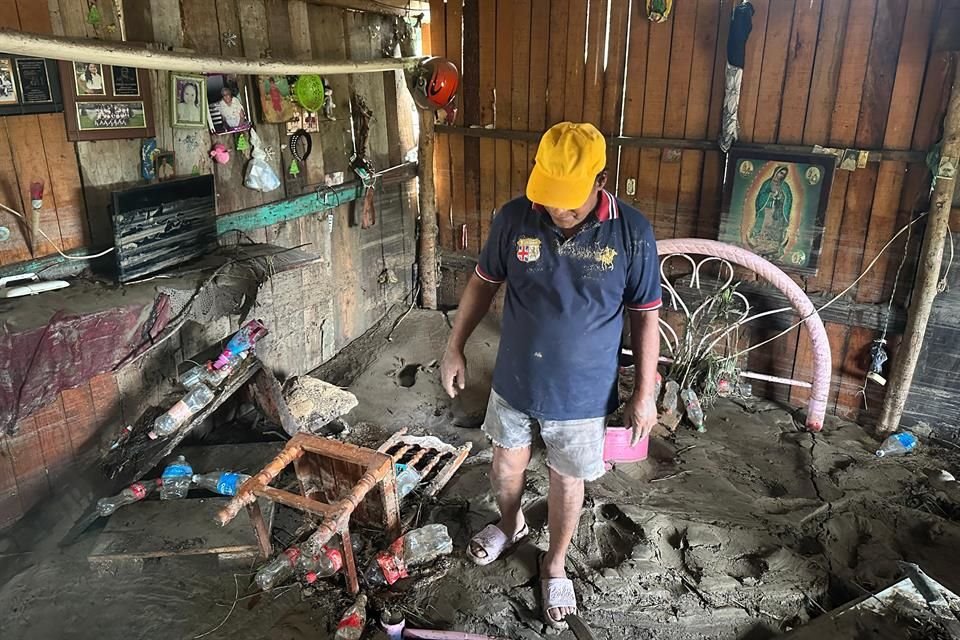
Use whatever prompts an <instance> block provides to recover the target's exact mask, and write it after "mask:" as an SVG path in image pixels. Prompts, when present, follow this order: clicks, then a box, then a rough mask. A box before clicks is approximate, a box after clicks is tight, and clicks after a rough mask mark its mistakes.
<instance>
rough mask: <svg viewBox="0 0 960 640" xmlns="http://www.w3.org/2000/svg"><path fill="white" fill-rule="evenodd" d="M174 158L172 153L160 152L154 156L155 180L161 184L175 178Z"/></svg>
mask: <svg viewBox="0 0 960 640" xmlns="http://www.w3.org/2000/svg"><path fill="white" fill-rule="evenodd" d="M175 158H176V156H175V154H174V152H173V151H160V152H158V153H156V154H155V155H154V164H155V166H156V173H157V180H159V181H160V182H163V181H164V180H170V179H172V178H175V177H176V175H177V172H176V169H175V167H176V164H175V162H174V160H175Z"/></svg>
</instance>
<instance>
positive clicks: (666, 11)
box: [647, 0, 673, 22]
mask: <svg viewBox="0 0 960 640" xmlns="http://www.w3.org/2000/svg"><path fill="white" fill-rule="evenodd" d="M671 11H673V0H647V18H648V19H649V20H650V22H666V21H667V18H669V17H670V12H671Z"/></svg>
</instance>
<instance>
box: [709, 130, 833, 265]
mask: <svg viewBox="0 0 960 640" xmlns="http://www.w3.org/2000/svg"><path fill="white" fill-rule="evenodd" d="M835 164H836V159H835V158H834V157H833V156H828V155H824V154H815V153H811V154H785V153H775V152H767V151H754V150H749V149H737V148H734V149H731V150H730V154H729V157H728V162H727V179H726V180H725V185H726V188H725V190H724V198H723V208H722V210H721V218H720V234H719V238H718V239H719V240H720V241H722V242H727V243H729V244H734V245H737V246H739V247H743V248H744V249H747V250H749V251H752V252H754V253H756V254H757V255H759V256H761V257H763V258H766V259H767V260H769V261H770V262H772V263H774V264H775V265H777V266H778V267H780V268H781V269H783V270H784V271H788V272H794V273H801V274H807V275H813V274H816V272H817V268H818V265H819V260H820V250H821V242H822V240H823V230H824V223H825V217H826V212H827V204H828V202H829V200H830V186H831V184H832V182H833V172H834V166H835Z"/></svg>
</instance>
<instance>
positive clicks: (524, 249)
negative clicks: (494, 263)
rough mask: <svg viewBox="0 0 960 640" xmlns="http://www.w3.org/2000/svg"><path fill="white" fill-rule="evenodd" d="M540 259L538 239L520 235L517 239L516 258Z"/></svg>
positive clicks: (531, 260)
mask: <svg viewBox="0 0 960 640" xmlns="http://www.w3.org/2000/svg"><path fill="white" fill-rule="evenodd" d="M539 259H540V239H539V238H528V237H520V238H518V239H517V260H519V261H520V262H536V261H537V260H539Z"/></svg>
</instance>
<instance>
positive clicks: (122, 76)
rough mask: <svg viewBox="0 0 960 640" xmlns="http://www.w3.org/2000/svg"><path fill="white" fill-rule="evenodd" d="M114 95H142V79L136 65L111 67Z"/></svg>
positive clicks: (137, 96) (127, 96)
mask: <svg viewBox="0 0 960 640" xmlns="http://www.w3.org/2000/svg"><path fill="white" fill-rule="evenodd" d="M110 71H111V74H110V75H111V78H110V80H111V81H112V82H113V95H115V96H123V97H125V98H139V97H140V81H139V79H138V77H137V70H136V68H134V67H110Z"/></svg>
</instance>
